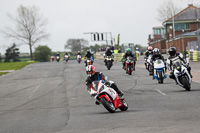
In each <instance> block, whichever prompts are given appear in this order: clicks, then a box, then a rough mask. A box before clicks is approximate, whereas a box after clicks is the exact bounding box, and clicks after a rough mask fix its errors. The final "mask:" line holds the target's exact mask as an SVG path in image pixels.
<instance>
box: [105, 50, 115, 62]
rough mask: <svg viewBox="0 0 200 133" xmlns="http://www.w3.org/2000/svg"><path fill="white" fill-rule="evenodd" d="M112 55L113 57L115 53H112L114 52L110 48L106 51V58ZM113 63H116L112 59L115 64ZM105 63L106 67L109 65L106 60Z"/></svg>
mask: <svg viewBox="0 0 200 133" xmlns="http://www.w3.org/2000/svg"><path fill="white" fill-rule="evenodd" d="M112 55H113V52H112V50H111V49H110V47H108V48H107V49H106V52H105V56H104V58H106V57H107V56H112ZM113 61H114V60H113V59H112V62H113ZM104 62H105V65H107V62H106V59H105V60H104Z"/></svg>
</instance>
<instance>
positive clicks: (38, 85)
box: [28, 85, 40, 98]
mask: <svg viewBox="0 0 200 133" xmlns="http://www.w3.org/2000/svg"><path fill="white" fill-rule="evenodd" d="M39 87H40V85H37V87H36V88H35V89H34V90H33V91H32V94H31V95H30V96H29V97H28V98H31V97H32V96H33V94H34V92H36V91H37V90H38V89H39Z"/></svg>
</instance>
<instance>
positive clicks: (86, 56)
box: [85, 50, 94, 66]
mask: <svg viewBox="0 0 200 133" xmlns="http://www.w3.org/2000/svg"><path fill="white" fill-rule="evenodd" d="M91 57H93V55H92V54H91V52H90V50H87V53H86V55H85V58H89V59H91ZM93 60H94V58H93ZM93 60H92V59H91V61H92V64H93ZM85 64H87V63H86V61H85ZM85 66H86V65H85Z"/></svg>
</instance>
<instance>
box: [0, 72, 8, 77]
mask: <svg viewBox="0 0 200 133" xmlns="http://www.w3.org/2000/svg"><path fill="white" fill-rule="evenodd" d="M7 73H9V72H0V76H2V75H4V74H7Z"/></svg>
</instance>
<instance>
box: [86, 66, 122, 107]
mask: <svg viewBox="0 0 200 133" xmlns="http://www.w3.org/2000/svg"><path fill="white" fill-rule="evenodd" d="M86 73H87V75H88V77H87V79H86V80H85V83H86V85H87V89H88V91H90V90H91V88H92V86H91V83H92V82H93V81H95V80H104V81H105V84H106V85H108V86H110V87H111V88H113V89H114V90H115V91H116V92H117V93H118V95H119V98H120V99H123V92H122V91H121V90H120V89H119V88H118V87H117V85H116V84H115V83H114V82H113V81H111V80H109V81H108V80H105V76H104V74H103V73H101V72H96V71H95V68H94V66H93V65H88V66H87V67H86ZM96 104H99V102H97V101H96Z"/></svg>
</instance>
